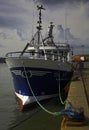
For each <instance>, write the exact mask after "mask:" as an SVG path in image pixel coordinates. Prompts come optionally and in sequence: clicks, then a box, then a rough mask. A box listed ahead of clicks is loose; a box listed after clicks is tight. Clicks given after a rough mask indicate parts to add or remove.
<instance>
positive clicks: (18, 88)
mask: <svg viewBox="0 0 89 130" xmlns="http://www.w3.org/2000/svg"><path fill="white" fill-rule="evenodd" d="M10 71H11V74H12V77H13V82H14V88H15V92H16V93H18V94H21V95H23V96H33V95H32V93H31V91H30V87H29V85H28V82H27V79H26V76H25V72H24V68H23V67H18V68H11V69H10ZM26 73H27V76H28V79H29V83H30V85H31V88H32V90H33V92H34V93H35V95H36V96H41V95H45V96H46V95H52V94H58V92H59V71H58V70H49V69H38V68H35V69H34V68H29V67H27V68H26ZM71 77H72V72H71V71H69V72H66V71H60V90H61V93H65V87H66V86H67V84H68V83H69V82H70V80H71Z"/></svg>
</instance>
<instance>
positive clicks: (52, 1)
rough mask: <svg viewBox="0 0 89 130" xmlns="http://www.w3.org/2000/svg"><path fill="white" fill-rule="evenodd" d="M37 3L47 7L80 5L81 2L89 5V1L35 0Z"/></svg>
mask: <svg viewBox="0 0 89 130" xmlns="http://www.w3.org/2000/svg"><path fill="white" fill-rule="evenodd" d="M34 1H35V2H36V1H39V2H41V3H43V4H47V5H56V4H64V3H71V4H72V3H75V2H77V3H80V2H83V3H87V2H89V0H34Z"/></svg>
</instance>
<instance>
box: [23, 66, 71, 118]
mask: <svg viewBox="0 0 89 130" xmlns="http://www.w3.org/2000/svg"><path fill="white" fill-rule="evenodd" d="M23 68H24V72H25V76H26V80H27V83H28V86H29V88H30V91H31V93H32V95H33V97H34V99H35V100H36V102H37V104H38V105H39V106H40V107H41V108H42V109H43V110H44V111H45V112H47V113H49V114H51V115H53V116H58V115H61V112H52V111H49V110H47V109H46V108H45V107H44V106H43V105H42V104H41V103H40V102H39V101H38V99H37V98H36V96H35V94H34V92H33V90H32V87H31V84H30V82H29V79H28V76H27V73H26V69H25V66H24V65H23ZM59 87H60V86H59ZM59 93H60V89H59ZM59 98H60V101H61V103H62V104H65V103H67V104H68V102H69V101H68V100H65V101H64V102H63V100H62V98H61V95H59Z"/></svg>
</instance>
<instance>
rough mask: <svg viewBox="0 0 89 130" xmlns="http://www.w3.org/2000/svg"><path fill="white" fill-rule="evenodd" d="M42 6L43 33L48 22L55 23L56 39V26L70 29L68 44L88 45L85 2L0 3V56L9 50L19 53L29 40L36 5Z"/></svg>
mask: <svg viewBox="0 0 89 130" xmlns="http://www.w3.org/2000/svg"><path fill="white" fill-rule="evenodd" d="M38 4H43V5H44V7H45V9H46V10H45V11H43V15H42V17H43V29H44V28H45V29H44V31H43V34H45V33H46V31H47V30H48V29H47V28H48V26H49V23H50V22H51V21H52V22H54V24H55V28H54V34H56V36H58V33H59V32H58V25H62V27H63V28H64V29H65V28H66V27H67V28H70V33H71V35H70V36H73V37H74V38H75V40H74V41H73V40H72V42H71V44H73V45H74V44H77V45H82V44H84V45H85V46H88V44H89V0H0V57H1V56H5V54H6V53H7V52H9V51H17V50H22V49H23V48H24V46H25V45H26V43H27V42H29V41H30V39H31V37H32V35H33V33H34V32H35V26H36V21H37V20H38V19H37V16H38V12H37V11H36V6H37V5H38Z"/></svg>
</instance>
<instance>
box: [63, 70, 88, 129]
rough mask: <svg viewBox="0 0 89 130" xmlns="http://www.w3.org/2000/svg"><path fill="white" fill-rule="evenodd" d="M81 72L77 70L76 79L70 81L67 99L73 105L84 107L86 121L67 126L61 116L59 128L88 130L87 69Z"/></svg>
mask: <svg viewBox="0 0 89 130" xmlns="http://www.w3.org/2000/svg"><path fill="white" fill-rule="evenodd" d="M81 74H82V76H80V73H79V72H77V79H76V80H74V81H72V82H71V85H70V90H69V94H68V99H69V101H70V102H71V103H72V105H73V106H74V107H76V108H79V107H82V108H83V109H84V115H85V119H86V123H85V124H84V125H80V126H77V125H76V124H75V125H73V126H72V125H70V126H69V125H67V121H64V119H65V118H63V120H62V123H61V130H89V70H88V69H87V70H82V72H81Z"/></svg>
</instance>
